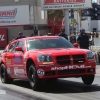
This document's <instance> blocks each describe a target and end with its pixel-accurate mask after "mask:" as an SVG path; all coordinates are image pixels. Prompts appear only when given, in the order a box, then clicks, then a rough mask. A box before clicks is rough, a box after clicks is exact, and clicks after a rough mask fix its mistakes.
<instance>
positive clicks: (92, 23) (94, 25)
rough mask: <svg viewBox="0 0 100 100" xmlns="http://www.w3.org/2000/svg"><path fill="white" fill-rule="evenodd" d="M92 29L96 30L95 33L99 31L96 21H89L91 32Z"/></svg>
mask: <svg viewBox="0 0 100 100" xmlns="http://www.w3.org/2000/svg"><path fill="white" fill-rule="evenodd" d="M93 28H97V31H98V30H99V29H98V28H99V25H98V20H93V21H91V30H92V31H93Z"/></svg>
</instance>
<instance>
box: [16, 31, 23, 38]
mask: <svg viewBox="0 0 100 100" xmlns="http://www.w3.org/2000/svg"><path fill="white" fill-rule="evenodd" d="M21 38H25V36H23V33H22V32H19V36H18V37H17V38H16V40H17V39H21Z"/></svg>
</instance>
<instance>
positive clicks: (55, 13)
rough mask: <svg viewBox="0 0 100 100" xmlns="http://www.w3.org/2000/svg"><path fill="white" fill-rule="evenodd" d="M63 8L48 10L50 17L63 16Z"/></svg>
mask: <svg viewBox="0 0 100 100" xmlns="http://www.w3.org/2000/svg"><path fill="white" fill-rule="evenodd" d="M63 17H64V13H63V10H48V18H63Z"/></svg>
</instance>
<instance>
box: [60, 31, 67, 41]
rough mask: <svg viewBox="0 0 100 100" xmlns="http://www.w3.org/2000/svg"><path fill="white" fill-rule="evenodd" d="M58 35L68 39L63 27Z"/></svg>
mask: <svg viewBox="0 0 100 100" xmlns="http://www.w3.org/2000/svg"><path fill="white" fill-rule="evenodd" d="M58 36H61V37H64V38H65V39H67V40H68V36H67V34H65V29H61V30H60V33H59V34H58Z"/></svg>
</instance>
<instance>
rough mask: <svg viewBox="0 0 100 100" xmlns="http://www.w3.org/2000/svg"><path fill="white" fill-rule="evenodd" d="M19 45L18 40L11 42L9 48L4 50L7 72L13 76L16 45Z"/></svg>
mask: <svg viewBox="0 0 100 100" xmlns="http://www.w3.org/2000/svg"><path fill="white" fill-rule="evenodd" d="M16 45H17V42H13V43H11V44H9V46H8V48H7V50H4V55H3V57H4V59H5V64H6V67H7V74H8V75H10V76H12V77H13V57H14V47H15V46H16Z"/></svg>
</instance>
